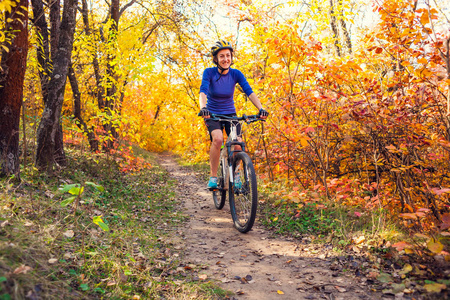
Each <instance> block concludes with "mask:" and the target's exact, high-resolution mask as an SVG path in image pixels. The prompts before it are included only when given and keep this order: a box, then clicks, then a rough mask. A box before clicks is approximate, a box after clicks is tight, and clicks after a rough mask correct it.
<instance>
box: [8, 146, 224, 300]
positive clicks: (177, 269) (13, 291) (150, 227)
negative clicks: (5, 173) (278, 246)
mask: <svg viewBox="0 0 450 300" xmlns="http://www.w3.org/2000/svg"><path fill="white" fill-rule="evenodd" d="M67 154H68V162H69V165H68V166H67V167H66V168H64V169H63V170H61V171H60V172H59V173H58V174H56V175H55V176H53V177H49V176H47V175H45V174H43V173H40V172H37V170H35V169H33V168H31V167H28V168H27V170H23V171H22V173H21V176H22V182H21V183H20V184H17V183H13V181H12V180H8V179H1V180H0V187H1V190H0V222H1V227H0V299H8V297H10V298H11V299H25V297H27V296H28V297H38V298H42V299H131V298H133V297H135V298H136V299H138V298H139V297H140V299H192V298H198V299H222V298H225V297H226V295H228V293H227V292H226V291H223V290H221V289H220V288H218V287H217V286H216V285H215V284H214V283H212V282H201V281H199V280H198V279H197V278H196V277H197V275H198V272H199V271H200V270H201V267H200V266H198V267H193V268H192V269H191V267H189V268H184V263H183V247H184V236H183V234H182V232H181V231H180V230H179V228H181V227H182V226H183V223H184V222H185V221H186V220H187V216H186V215H184V214H183V212H182V211H180V210H178V209H177V206H176V205H177V203H176V201H175V187H176V184H175V182H173V181H172V180H171V179H170V178H169V177H168V174H167V173H166V172H165V171H164V170H162V169H161V168H159V167H158V166H157V164H156V163H155V162H154V161H153V162H151V163H152V166H153V167H152V168H150V169H144V170H141V171H139V172H136V173H130V174H123V173H121V172H119V171H118V169H119V168H118V166H117V165H116V163H115V161H114V159H113V157H105V156H103V155H92V154H88V155H82V154H80V152H78V151H76V150H70V149H67ZM141 155H145V156H146V159H152V155H150V154H148V153H145V152H142V153H141ZM85 182H94V183H95V184H97V185H101V186H102V187H104V192H100V191H98V190H96V189H95V188H92V187H91V186H89V185H86V187H85V190H84V192H83V194H82V195H81V198H80V200H81V202H80V204H79V206H78V208H77V210H76V211H75V209H74V207H73V205H68V206H65V207H63V206H61V202H62V201H63V200H65V199H67V198H68V197H69V196H70V195H69V194H67V193H65V194H63V193H61V192H60V191H58V188H59V187H61V186H64V185H67V184H74V183H79V184H82V185H84V183H85ZM74 203H75V202H74ZM95 216H101V218H102V220H103V222H104V224H105V225H106V228H109V231H105V230H103V229H102V228H100V227H99V226H98V225H97V224H95V223H94V222H93V217H95Z"/></svg>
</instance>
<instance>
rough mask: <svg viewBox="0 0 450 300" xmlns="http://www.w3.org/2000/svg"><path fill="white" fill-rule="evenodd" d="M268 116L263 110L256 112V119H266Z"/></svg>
mask: <svg viewBox="0 0 450 300" xmlns="http://www.w3.org/2000/svg"><path fill="white" fill-rule="evenodd" d="M268 116H269V112H268V111H267V110H265V109H264V108H261V109H260V110H259V112H258V118H261V119H266V118H267V117H268Z"/></svg>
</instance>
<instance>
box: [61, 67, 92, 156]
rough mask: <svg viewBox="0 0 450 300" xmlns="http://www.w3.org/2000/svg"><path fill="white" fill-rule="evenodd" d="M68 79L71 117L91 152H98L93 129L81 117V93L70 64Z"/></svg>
mask: <svg viewBox="0 0 450 300" xmlns="http://www.w3.org/2000/svg"><path fill="white" fill-rule="evenodd" d="M68 78H69V82H70V86H71V87H72V94H73V115H74V117H75V119H76V120H77V121H76V122H75V124H76V125H77V126H78V128H80V129H81V130H83V132H84V134H86V136H87V139H88V142H89V146H90V148H91V151H98V141H97V139H96V138H95V134H94V128H92V127H90V128H89V127H88V125H87V124H86V122H85V121H84V119H83V117H82V116H81V93H80V89H79V88H78V81H77V78H76V76H75V70H74V69H73V67H72V64H70V66H69V74H68Z"/></svg>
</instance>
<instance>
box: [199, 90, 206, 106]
mask: <svg viewBox="0 0 450 300" xmlns="http://www.w3.org/2000/svg"><path fill="white" fill-rule="evenodd" d="M199 98H200V99H199V102H200V109H202V108H203V107H206V101H207V98H206V94H205V93H203V92H200V97H199Z"/></svg>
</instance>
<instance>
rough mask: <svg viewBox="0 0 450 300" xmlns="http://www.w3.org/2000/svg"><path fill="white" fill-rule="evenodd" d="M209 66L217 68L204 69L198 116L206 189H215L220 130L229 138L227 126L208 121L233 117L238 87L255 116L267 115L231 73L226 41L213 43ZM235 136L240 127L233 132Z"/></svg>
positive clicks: (230, 49)
mask: <svg viewBox="0 0 450 300" xmlns="http://www.w3.org/2000/svg"><path fill="white" fill-rule="evenodd" d="M211 54H212V57H213V62H214V64H215V65H216V66H217V67H213V68H207V69H205V70H204V72H203V78H202V84H201V86H200V113H199V115H200V116H203V118H204V119H205V124H206V127H207V128H208V131H209V135H210V139H211V148H210V151H209V164H210V178H209V182H208V188H209V189H215V188H217V169H218V167H219V160H220V148H221V146H222V144H223V130H222V129H223V128H224V127H225V131H226V133H227V135H229V134H230V123H228V122H220V121H215V120H212V119H210V115H211V113H213V114H220V115H227V116H236V107H235V106H234V99H233V95H234V90H235V87H236V83H238V84H239V85H240V86H241V88H242V90H243V91H244V93H245V94H246V95H247V96H248V98H249V99H250V101H251V102H252V103H253V105H254V106H255V107H256V108H257V109H258V110H259V113H258V115H259V116H260V117H261V118H266V117H267V116H268V115H269V113H268V112H267V111H266V110H265V109H263V107H262V105H261V102H260V101H259V99H258V96H256V94H255V93H254V92H253V90H252V88H251V87H250V85H249V84H248V82H247V79H246V78H245V76H244V75H243V74H242V72H241V71H239V70H237V69H232V68H230V66H231V65H232V64H233V47H232V46H231V44H230V43H229V42H227V41H224V40H221V41H217V42H216V43H215V44H214V46H213V47H212V48H211ZM237 130H238V132H237V134H238V136H239V135H240V127H238V128H237Z"/></svg>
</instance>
